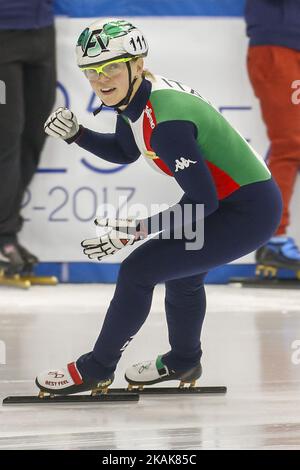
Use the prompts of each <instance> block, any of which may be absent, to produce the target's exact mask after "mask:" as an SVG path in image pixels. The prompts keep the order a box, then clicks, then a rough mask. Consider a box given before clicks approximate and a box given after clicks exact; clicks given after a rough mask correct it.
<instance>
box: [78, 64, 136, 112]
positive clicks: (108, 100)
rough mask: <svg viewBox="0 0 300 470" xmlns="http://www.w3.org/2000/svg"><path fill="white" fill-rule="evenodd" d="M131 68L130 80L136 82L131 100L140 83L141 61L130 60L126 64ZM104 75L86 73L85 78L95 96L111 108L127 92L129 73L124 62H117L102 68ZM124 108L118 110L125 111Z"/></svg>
mask: <svg viewBox="0 0 300 470" xmlns="http://www.w3.org/2000/svg"><path fill="white" fill-rule="evenodd" d="M127 63H128V64H129V67H130V68H131V76H132V80H133V79H134V78H135V77H136V78H137V80H136V82H135V84H134V88H133V93H132V95H131V99H132V98H133V96H134V94H135V92H136V90H137V89H138V88H139V86H140V84H141V81H142V72H143V65H144V64H143V59H141V58H138V59H136V60H130V61H128V62H127ZM103 71H104V73H106V72H108V74H104V73H101V72H100V73H94V74H92V73H90V74H89V73H86V76H87V78H88V80H89V82H90V84H91V87H92V89H93V90H94V92H95V93H96V95H97V96H98V97H99V98H100V100H101V101H103V102H104V104H106V105H107V106H113V105H115V104H116V103H118V102H119V101H121V100H122V99H123V98H125V96H126V95H127V92H128V87H129V73H128V69H127V64H126V63H124V62H117V63H115V64H114V63H111V64H108V66H107V69H106V68H105V67H104V70H103ZM125 108H126V106H120V109H121V110H123V109H125Z"/></svg>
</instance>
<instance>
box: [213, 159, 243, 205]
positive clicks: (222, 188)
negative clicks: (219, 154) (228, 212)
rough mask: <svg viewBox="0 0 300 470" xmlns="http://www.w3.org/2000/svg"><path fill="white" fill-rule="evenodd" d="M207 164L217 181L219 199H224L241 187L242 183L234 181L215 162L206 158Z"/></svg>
mask: <svg viewBox="0 0 300 470" xmlns="http://www.w3.org/2000/svg"><path fill="white" fill-rule="evenodd" d="M205 163H206V165H207V166H208V168H209V171H210V173H211V175H212V178H213V180H214V182H215V185H216V189H217V194H218V199H219V200H220V199H224V198H225V197H227V196H229V195H230V194H232V193H234V191H236V190H237V189H239V188H240V185H239V184H238V183H237V182H236V181H234V179H232V178H231V176H229V175H228V174H227V173H225V171H223V170H221V168H219V167H217V166H216V165H214V164H213V163H211V162H209V161H207V160H205Z"/></svg>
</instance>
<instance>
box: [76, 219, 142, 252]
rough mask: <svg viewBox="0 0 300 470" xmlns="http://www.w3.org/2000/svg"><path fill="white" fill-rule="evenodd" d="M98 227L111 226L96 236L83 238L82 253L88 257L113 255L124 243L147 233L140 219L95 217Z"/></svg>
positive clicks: (129, 243)
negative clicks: (107, 230)
mask: <svg viewBox="0 0 300 470" xmlns="http://www.w3.org/2000/svg"><path fill="white" fill-rule="evenodd" d="M94 222H95V224H96V225H97V226H98V227H104V228H105V227H106V228H107V227H111V230H110V231H109V232H108V233H105V234H104V235H101V236H100V237H98V238H91V239H88V240H83V241H82V242H81V246H83V248H84V250H83V253H84V254H85V255H87V256H88V257H89V258H90V259H98V260H99V261H101V260H102V258H104V257H105V256H109V255H113V254H115V253H116V252H117V251H119V250H121V249H122V248H124V246H126V245H133V243H135V242H137V241H139V240H143V239H144V238H146V236H147V233H146V232H145V231H144V230H143V231H142V230H141V227H140V225H141V221H138V220H135V219H107V218H104V219H95V221H94Z"/></svg>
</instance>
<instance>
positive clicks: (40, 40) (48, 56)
mask: <svg viewBox="0 0 300 470" xmlns="http://www.w3.org/2000/svg"><path fill="white" fill-rule="evenodd" d="M31 40H32V41H33V42H34V44H35V47H36V49H35V51H34V56H33V57H34V60H33V61H32V63H27V64H26V65H25V66H24V103H25V111H24V112H25V126H24V131H23V134H22V142H21V154H22V160H21V165H22V167H21V168H22V170H21V173H22V185H23V191H24V190H25V189H26V187H27V186H28V185H29V183H30V182H31V180H32V177H33V176H34V173H35V171H36V169H37V166H38V164H39V161H40V156H41V152H42V149H43V146H44V143H45V139H46V134H45V131H44V123H45V121H46V119H47V117H48V116H49V114H50V112H51V110H52V107H53V105H54V101H55V92H56V66H55V32H54V28H53V27H52V26H51V27H48V28H43V29H40V30H37V31H34V32H32V38H31Z"/></svg>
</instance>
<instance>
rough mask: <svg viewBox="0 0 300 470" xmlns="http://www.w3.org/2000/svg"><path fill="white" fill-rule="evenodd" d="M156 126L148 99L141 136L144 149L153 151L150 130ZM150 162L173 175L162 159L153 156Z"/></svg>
mask: <svg viewBox="0 0 300 470" xmlns="http://www.w3.org/2000/svg"><path fill="white" fill-rule="evenodd" d="M156 126H157V121H156V117H155V113H154V109H153V107H152V104H151V102H150V101H148V102H147V104H146V106H145V109H144V119H143V136H144V142H145V146H146V149H147V150H148V151H150V152H154V150H153V148H152V147H151V145H150V142H151V137H152V132H153V131H154V129H155V127H156ZM152 162H153V163H154V164H155V165H156V166H157V167H158V168H159V169H160V170H161V171H163V172H164V173H166V174H167V175H169V176H173V173H172V171H171V170H170V168H169V167H168V166H167V165H166V164H165V162H164V161H163V160H161V159H160V158H159V157H157V158H154V159H153V160H152Z"/></svg>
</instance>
